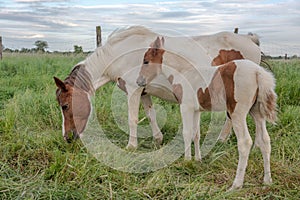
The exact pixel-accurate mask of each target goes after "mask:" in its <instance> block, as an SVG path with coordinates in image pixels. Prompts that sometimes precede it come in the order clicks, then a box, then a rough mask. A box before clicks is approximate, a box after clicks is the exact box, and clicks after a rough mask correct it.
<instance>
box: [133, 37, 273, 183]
mask: <svg viewBox="0 0 300 200" xmlns="http://www.w3.org/2000/svg"><path fill="white" fill-rule="evenodd" d="M164 42H167V41H164V39H163V38H162V39H160V38H159V37H157V39H156V40H155V41H154V42H153V43H152V44H151V47H150V48H149V49H148V50H147V52H146V53H145V55H144V61H143V62H144V63H143V65H142V67H141V70H140V76H139V77H138V79H137V84H138V85H139V86H140V87H145V86H147V85H148V84H149V83H151V81H152V80H153V79H154V78H155V77H156V76H157V75H159V74H163V75H164V76H165V77H166V79H168V80H169V82H170V84H171V85H172V88H173V93H174V94H175V96H176V98H177V99H178V102H179V103H180V111H181V117H182V123H183V137H184V144H185V158H186V159H191V142H192V140H194V143H195V151H196V152H195V157H196V159H201V156H200V150H199V138H200V130H199V129H200V128H199V118H200V112H202V111H224V110H226V111H227V112H228V113H229V116H230V118H231V120H232V125H233V129H234V132H235V135H236V137H237V141H238V152H239V162H238V167H237V171H236V177H235V180H234V182H233V185H232V187H231V189H236V188H240V187H242V186H243V181H244V175H245V170H246V167H247V162H248V156H249V152H250V149H251V146H252V139H251V137H250V134H249V131H248V127H247V123H246V116H247V114H248V113H249V114H250V115H251V116H252V118H253V119H254V121H255V125H256V136H255V144H256V145H257V146H258V147H259V148H260V150H261V152H262V155H263V159H264V183H266V184H270V183H271V182H272V179H271V170H270V153H271V145H270V137H269V134H268V131H267V129H266V120H268V121H270V122H272V123H274V122H275V119H276V94H275V91H274V87H275V80H274V77H273V75H272V74H271V73H269V72H267V71H266V70H265V69H264V68H262V67H260V66H259V65H257V64H255V63H253V62H252V61H249V60H235V61H232V62H229V63H227V64H223V65H220V66H218V67H215V68H213V67H211V66H207V67H205V66H203V67H195V66H192V65H191V64H190V63H189V62H187V61H186V60H184V59H182V57H180V56H177V55H175V54H174V53H172V52H169V51H165V50H164V49H163V44H164ZM164 59H168V60H171V59H173V61H174V62H172V64H173V65H172V66H167V65H165V64H164Z"/></svg>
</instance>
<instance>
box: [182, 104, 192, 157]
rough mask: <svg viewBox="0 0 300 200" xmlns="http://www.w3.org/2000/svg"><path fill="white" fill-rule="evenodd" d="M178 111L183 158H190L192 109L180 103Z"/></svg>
mask: <svg viewBox="0 0 300 200" xmlns="http://www.w3.org/2000/svg"><path fill="white" fill-rule="evenodd" d="M180 112H181V118H182V126H183V130H182V134H183V140H184V158H185V160H191V159H192V155H191V144H192V137H193V135H194V133H193V127H194V124H193V122H194V109H193V108H191V107H190V106H187V105H183V104H181V105H180Z"/></svg>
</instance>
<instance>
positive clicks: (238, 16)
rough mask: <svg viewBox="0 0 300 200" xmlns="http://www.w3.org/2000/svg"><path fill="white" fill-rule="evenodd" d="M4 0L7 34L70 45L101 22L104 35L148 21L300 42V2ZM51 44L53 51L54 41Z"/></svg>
mask: <svg viewBox="0 0 300 200" xmlns="http://www.w3.org/2000/svg"><path fill="white" fill-rule="evenodd" d="M0 2H1V5H0V26H1V34H3V35H4V36H5V37H14V35H18V36H20V34H19V32H21V33H24V35H25V36H26V37H27V38H28V39H34V37H31V38H30V36H34V35H37V36H43V38H44V39H45V40H53V41H55V39H56V40H57V41H59V44H60V45H64V43H63V41H64V40H65V43H66V44H71V43H74V42H77V43H78V42H80V41H86V40H89V41H94V35H95V26H96V25H101V26H102V30H103V38H105V37H106V36H107V35H108V34H109V33H110V32H112V31H113V30H114V29H116V28H119V27H121V26H127V25H134V24H140V25H145V26H148V27H151V28H154V29H155V30H167V29H168V30H174V31H173V32H174V33H175V32H177V33H178V34H179V32H181V33H184V34H185V35H201V34H212V33H215V32H218V31H226V30H227V31H233V29H234V28H235V27H239V28H240V32H242V33H247V32H250V31H251V32H256V33H258V34H259V35H260V36H261V37H262V40H263V41H262V43H263V44H264V41H265V42H271V41H275V42H277V41H278V42H282V43H285V44H293V43H294V44H300V39H299V38H298V36H297V35H298V34H296V32H299V28H300V24H299V23H298V22H299V18H300V17H299V16H300V1H298V0H272V1H261V0H252V1H250V2H249V1H238V0H213V1H208V0H204V1H175V0H169V1H155V0H151V1H147V2H145V3H136V1H135V2H133V1H132V2H133V3H122V2H123V1H112V2H109V1H107V2H106V3H97V2H95V1H89V0H87V1H84V2H83V1H81V2H80V1H70V0H69V1H64V0H54V1H51V0H14V1H9V0H4V1H3V0H0ZM127 2H130V1H127ZM2 27H3V28H2ZM292 33H294V35H293V34H292ZM26 37H24V38H23V39H26ZM83 45H90V46H84V49H89V50H92V49H93V48H94V44H93V42H83ZM6 46H7V45H6ZM21 46H22V44H21V43H20V47H21ZM49 46H50V49H51V48H52V47H51V43H50V42H49ZM71 47H72V46H71ZM68 48H69V47H68Z"/></svg>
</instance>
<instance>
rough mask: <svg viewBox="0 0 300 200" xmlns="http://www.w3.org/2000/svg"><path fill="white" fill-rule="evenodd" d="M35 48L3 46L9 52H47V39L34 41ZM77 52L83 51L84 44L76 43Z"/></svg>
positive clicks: (4, 50) (75, 49)
mask: <svg viewBox="0 0 300 200" xmlns="http://www.w3.org/2000/svg"><path fill="white" fill-rule="evenodd" d="M34 45H35V48H31V49H29V48H24V47H23V48H21V49H10V48H5V47H4V46H3V47H2V48H3V52H8V53H13V52H16V53H46V52H48V53H49V51H47V49H48V48H49V45H48V42H47V41H42V40H37V41H35V43H34ZM73 53H76V54H79V53H83V48H82V46H78V45H74V52H73Z"/></svg>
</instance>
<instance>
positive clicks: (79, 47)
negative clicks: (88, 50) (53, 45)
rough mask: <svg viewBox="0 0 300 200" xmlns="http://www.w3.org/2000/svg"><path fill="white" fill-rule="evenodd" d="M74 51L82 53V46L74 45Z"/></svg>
mask: <svg viewBox="0 0 300 200" xmlns="http://www.w3.org/2000/svg"><path fill="white" fill-rule="evenodd" d="M74 53H83V49H82V46H78V45H74Z"/></svg>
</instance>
